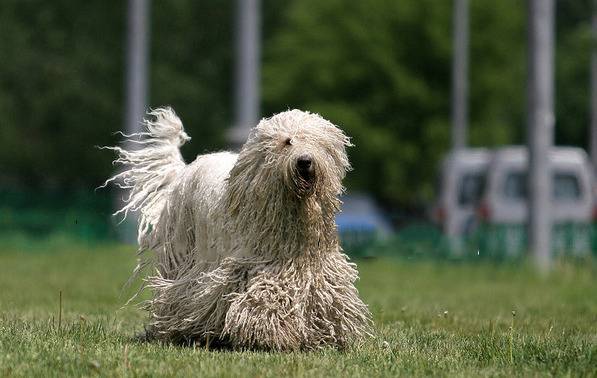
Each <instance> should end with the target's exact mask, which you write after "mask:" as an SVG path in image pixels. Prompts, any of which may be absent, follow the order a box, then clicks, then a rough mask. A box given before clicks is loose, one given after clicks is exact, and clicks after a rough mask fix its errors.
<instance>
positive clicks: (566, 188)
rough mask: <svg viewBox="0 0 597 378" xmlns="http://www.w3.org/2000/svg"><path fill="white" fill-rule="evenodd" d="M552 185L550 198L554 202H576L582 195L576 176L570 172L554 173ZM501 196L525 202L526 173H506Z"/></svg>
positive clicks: (526, 193)
mask: <svg viewBox="0 0 597 378" xmlns="http://www.w3.org/2000/svg"><path fill="white" fill-rule="evenodd" d="M552 185H553V188H552V193H553V194H552V198H553V199H554V200H556V201H576V200H578V199H580V197H581V195H582V193H581V189H580V182H579V180H578V176H577V175H576V174H574V173H572V172H555V173H554V175H553V182H552ZM503 194H504V197H505V198H507V199H511V200H526V199H527V197H528V189H527V173H526V172H523V171H512V172H510V173H508V174H507V175H506V180H505V181H504V188H503Z"/></svg>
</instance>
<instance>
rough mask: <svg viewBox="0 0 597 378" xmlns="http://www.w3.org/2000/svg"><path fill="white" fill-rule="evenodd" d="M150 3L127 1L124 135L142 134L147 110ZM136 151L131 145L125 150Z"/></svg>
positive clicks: (128, 237)
mask: <svg viewBox="0 0 597 378" xmlns="http://www.w3.org/2000/svg"><path fill="white" fill-rule="evenodd" d="M149 1H150V0H129V2H128V16H127V43H126V44H127V46H126V48H127V60H126V115H125V125H124V129H125V132H126V134H134V133H138V132H140V131H142V121H143V116H144V115H145V109H146V106H147V93H148V84H147V67H148V50H149V47H148V46H149V26H148V13H149V6H150V3H149ZM125 147H126V148H127V149H132V148H135V145H134V144H131V145H127V146H125ZM118 195H119V200H118V201H117V206H118V207H119V208H120V207H121V206H122V198H123V197H125V196H127V195H128V194H127V193H122V192H120V193H118ZM136 225H137V217H136V214H134V213H133V214H130V215H129V219H128V220H127V222H125V223H124V224H123V227H122V234H121V235H120V238H121V240H122V241H124V242H129V243H134V242H136V240H137V228H136Z"/></svg>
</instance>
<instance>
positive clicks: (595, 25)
mask: <svg viewBox="0 0 597 378" xmlns="http://www.w3.org/2000/svg"><path fill="white" fill-rule="evenodd" d="M592 5H593V9H592V17H591V37H592V38H591V126H590V131H589V140H590V145H589V153H590V155H591V163H592V164H593V173H596V174H597V0H593V1H592ZM596 177H597V175H596Z"/></svg>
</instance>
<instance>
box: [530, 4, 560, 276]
mask: <svg viewBox="0 0 597 378" xmlns="http://www.w3.org/2000/svg"><path fill="white" fill-rule="evenodd" d="M528 43H529V57H528V88H527V90H528V93H527V101H528V104H527V106H528V115H527V116H528V119H527V123H528V124H527V127H528V141H527V143H528V147H529V175H528V180H529V189H530V190H529V247H530V250H531V251H532V253H533V256H534V259H535V263H536V265H537V268H538V269H539V270H540V271H542V272H547V271H548V270H549V269H550V267H551V231H552V230H551V227H552V219H551V193H552V178H551V169H550V163H549V154H550V149H551V147H552V145H553V135H554V111H553V108H554V72H553V69H554V63H553V62H554V46H553V44H554V2H553V0H529V1H528Z"/></svg>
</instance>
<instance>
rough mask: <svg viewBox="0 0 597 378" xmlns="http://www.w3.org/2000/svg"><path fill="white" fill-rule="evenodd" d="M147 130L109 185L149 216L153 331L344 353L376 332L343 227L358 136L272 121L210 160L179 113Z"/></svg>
mask: <svg viewBox="0 0 597 378" xmlns="http://www.w3.org/2000/svg"><path fill="white" fill-rule="evenodd" d="M150 114H151V115H152V116H153V119H152V120H149V121H146V122H145V124H146V127H147V131H146V132H144V133H142V136H143V137H144V139H143V140H141V141H137V143H139V144H140V148H139V149H134V150H130V151H129V150H125V149H122V148H119V147H111V149H113V150H115V151H117V153H118V155H119V157H118V159H117V160H116V161H115V162H116V163H120V164H123V165H125V167H126V170H125V171H123V172H122V173H120V174H118V175H116V176H115V177H113V178H111V179H109V180H108V181H107V182H106V183H108V182H110V181H114V182H115V183H116V184H117V185H119V186H120V187H122V188H126V189H130V191H131V195H130V197H129V198H128V200H127V203H126V205H125V206H124V208H123V209H121V210H120V212H123V213H124V215H125V216H126V214H127V212H128V211H129V210H130V211H139V215H140V217H139V250H140V252H144V251H151V252H148V253H143V254H141V256H142V258H141V260H140V262H139V265H138V266H137V269H136V272H137V273H138V272H139V271H140V270H142V269H143V268H144V267H151V269H152V270H151V271H152V272H153V273H150V274H149V276H148V277H147V278H146V283H145V286H146V287H149V288H151V290H152V294H153V295H152V299H150V300H149V301H148V302H147V303H146V306H147V309H148V310H149V311H150V323H149V325H148V327H147V329H148V334H149V335H150V336H152V337H155V338H158V339H161V340H167V341H173V342H184V341H195V342H204V343H209V342H210V341H211V342H214V343H218V344H220V345H228V346H232V347H234V348H260V349H273V350H297V349H313V348H319V347H323V346H335V347H339V348H343V347H346V346H348V345H350V344H353V343H355V342H357V341H359V340H361V339H363V338H364V337H365V336H366V335H370V334H371V333H370V332H371V320H370V319H371V318H370V313H369V311H368V309H367V306H366V305H365V304H364V303H363V302H362V301H361V299H360V298H359V296H358V292H357V290H356V288H355V286H354V282H355V280H356V279H357V275H358V273H357V270H356V269H355V265H354V264H351V263H349V262H348V259H347V257H346V255H345V254H343V253H342V250H341V248H340V246H339V243H338V234H337V230H336V224H335V221H334V218H335V215H336V213H337V212H338V211H339V209H340V203H341V202H340V200H339V199H338V196H339V195H340V194H341V193H342V191H343V186H342V179H343V178H344V176H345V174H346V171H347V170H348V169H349V168H350V165H349V162H348V158H347V156H346V151H345V147H346V146H349V145H350V141H349V138H348V137H346V135H345V134H344V133H343V132H342V131H341V130H340V129H339V128H337V127H336V126H334V125H333V124H332V123H330V122H328V121H326V120H324V119H323V118H321V117H320V116H318V115H316V114H312V113H307V112H303V111H300V110H291V111H287V112H283V113H280V114H277V115H275V116H273V117H271V118H269V119H263V120H262V121H261V122H260V123H259V125H257V127H255V128H254V129H253V130H252V131H251V134H250V136H249V139H248V141H247V142H246V143H245V145H244V146H243V147H242V149H241V151H240V153H239V154H235V153H231V152H218V153H213V154H207V155H200V156H198V157H197V159H196V160H195V161H194V162H193V163H191V164H188V165H186V164H185V163H184V161H183V159H182V157H181V155H180V152H179V147H180V146H181V145H182V144H183V143H185V142H186V141H187V140H189V137H188V136H187V135H186V133H185V132H184V130H183V126H182V123H181V121H180V119H179V118H178V117H177V116H176V114H175V113H174V112H173V111H172V109H170V108H162V109H157V110H155V111H153V112H151V113H150Z"/></svg>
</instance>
